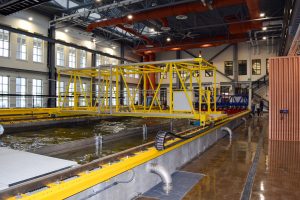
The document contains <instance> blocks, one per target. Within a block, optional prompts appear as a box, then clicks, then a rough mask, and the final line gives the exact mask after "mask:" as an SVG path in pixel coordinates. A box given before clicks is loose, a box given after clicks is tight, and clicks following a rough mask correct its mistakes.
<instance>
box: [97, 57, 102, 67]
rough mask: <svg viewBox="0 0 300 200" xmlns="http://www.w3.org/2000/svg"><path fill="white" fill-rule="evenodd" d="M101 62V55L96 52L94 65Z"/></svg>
mask: <svg viewBox="0 0 300 200" xmlns="http://www.w3.org/2000/svg"><path fill="white" fill-rule="evenodd" d="M101 64H102V61H101V56H100V55H99V54H96V66H99V65H101Z"/></svg>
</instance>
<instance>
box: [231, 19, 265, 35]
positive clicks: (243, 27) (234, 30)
mask: <svg viewBox="0 0 300 200" xmlns="http://www.w3.org/2000/svg"><path fill="white" fill-rule="evenodd" d="M261 28H262V22H261V21H253V22H245V23H238V24H231V25H229V27H228V30H229V32H230V34H239V33H246V32H248V31H250V30H253V29H261Z"/></svg>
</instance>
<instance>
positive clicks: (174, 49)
mask: <svg viewBox="0 0 300 200" xmlns="http://www.w3.org/2000/svg"><path fill="white" fill-rule="evenodd" d="M171 50H172V51H178V50H181V49H180V48H179V47H174V48H172V49H171Z"/></svg>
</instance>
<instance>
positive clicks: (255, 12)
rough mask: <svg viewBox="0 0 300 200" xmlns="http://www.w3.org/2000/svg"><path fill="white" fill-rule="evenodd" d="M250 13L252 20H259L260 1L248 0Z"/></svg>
mask: <svg viewBox="0 0 300 200" xmlns="http://www.w3.org/2000/svg"><path fill="white" fill-rule="evenodd" d="M246 4H247V7H248V11H249V14H250V18H251V19H256V18H259V14H260V8H259V0H246Z"/></svg>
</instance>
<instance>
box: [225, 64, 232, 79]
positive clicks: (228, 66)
mask: <svg viewBox="0 0 300 200" xmlns="http://www.w3.org/2000/svg"><path fill="white" fill-rule="evenodd" d="M224 72H225V75H226V76H232V75H233V61H224Z"/></svg>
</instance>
